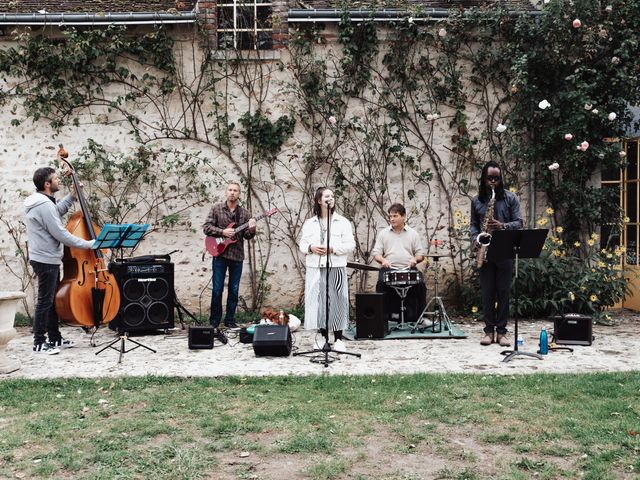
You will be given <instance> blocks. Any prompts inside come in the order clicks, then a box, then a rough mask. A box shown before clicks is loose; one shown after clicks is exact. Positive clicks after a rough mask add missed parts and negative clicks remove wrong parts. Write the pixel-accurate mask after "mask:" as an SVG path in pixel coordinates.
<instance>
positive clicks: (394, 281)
mask: <svg viewBox="0 0 640 480" xmlns="http://www.w3.org/2000/svg"><path fill="white" fill-rule="evenodd" d="M423 282H424V278H423V276H422V272H420V271H419V270H409V269H401V270H390V271H388V272H384V276H383V283H384V284H385V286H387V287H391V288H393V289H394V290H395V291H396V293H397V294H398V296H399V297H400V323H399V324H398V325H397V326H396V329H397V330H400V329H403V328H404V327H405V321H404V313H405V311H406V309H407V307H406V306H405V304H404V301H405V299H406V298H407V293H408V292H409V290H410V289H411V287H413V286H414V285H418V284H419V283H423Z"/></svg>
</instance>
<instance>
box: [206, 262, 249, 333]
mask: <svg viewBox="0 0 640 480" xmlns="http://www.w3.org/2000/svg"><path fill="white" fill-rule="evenodd" d="M211 267H212V271H213V278H212V283H213V286H212V291H211V314H210V316H209V322H210V323H211V326H213V327H218V325H220V320H221V319H222V291H223V290H224V278H225V276H226V275H227V270H229V283H228V289H227V311H226V314H225V317H224V323H225V324H229V323H231V322H233V317H234V316H235V314H236V308H237V307H238V291H239V290H240V278H241V277H242V261H237V260H228V259H226V258H223V257H213V262H212V264H211Z"/></svg>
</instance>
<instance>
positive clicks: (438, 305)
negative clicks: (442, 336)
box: [411, 255, 453, 336]
mask: <svg viewBox="0 0 640 480" xmlns="http://www.w3.org/2000/svg"><path fill="white" fill-rule="evenodd" d="M432 258H433V260H434V267H435V270H436V275H435V278H434V292H433V297H432V298H431V300H429V302H428V303H427V306H426V307H425V309H424V311H423V312H422V314H420V317H419V318H418V321H417V322H416V324H415V326H414V327H413V329H412V330H411V333H416V330H420V333H424V331H425V328H426V327H425V320H426V319H427V318H428V317H431V332H432V333H441V332H442V328H443V324H444V329H445V331H448V332H449V335H450V336H451V335H453V328H452V324H451V320H450V319H449V315H448V314H447V310H446V309H445V308H444V302H443V301H442V297H441V296H440V295H439V294H438V293H439V292H438V277H439V275H438V273H439V268H438V266H437V265H438V260H439V259H440V257H439V256H437V255H435V256H433V257H432ZM432 304H433V311H430V310H429V308H430V307H431V305H432ZM436 324H437V325H438V330H436Z"/></svg>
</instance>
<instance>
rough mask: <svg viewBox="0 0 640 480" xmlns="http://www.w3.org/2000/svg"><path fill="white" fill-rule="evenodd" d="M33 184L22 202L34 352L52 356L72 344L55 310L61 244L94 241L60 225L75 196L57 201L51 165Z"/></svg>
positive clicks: (86, 245) (87, 246)
mask: <svg viewBox="0 0 640 480" xmlns="http://www.w3.org/2000/svg"><path fill="white" fill-rule="evenodd" d="M33 183H34V184H35V186H36V192H35V193H33V194H32V195H30V196H29V197H28V198H27V199H26V200H25V202H24V209H25V214H26V215H25V224H26V227H27V241H28V247H29V263H30V264H31V267H32V268H33V271H34V273H35V274H36V276H37V277H38V298H37V300H36V309H35V314H34V319H33V351H34V352H35V353H45V354H48V355H54V354H57V353H60V350H59V349H60V348H70V347H73V346H74V343H73V342H72V341H71V340H66V339H64V338H62V335H61V334H60V328H59V326H58V315H57V314H56V310H55V295H56V290H57V289H58V283H59V281H60V264H61V263H62V256H63V253H64V249H63V245H66V246H68V247H75V248H82V249H90V248H91V247H92V246H93V242H94V241H93V240H84V239H82V238H79V237H76V236H74V235H72V234H71V233H69V232H68V231H67V230H66V228H65V227H64V226H63V225H62V216H63V215H64V214H65V213H67V211H68V210H69V208H70V207H71V205H73V202H74V201H75V200H76V198H75V195H74V194H73V193H70V194H68V195H67V196H66V197H65V198H64V199H63V200H61V201H60V202H58V201H56V199H55V197H54V194H55V193H56V192H57V191H59V190H60V183H59V180H58V174H57V173H56V171H55V170H54V169H53V168H51V167H42V168H38V169H37V170H36V171H35V173H34V174H33ZM47 335H48V337H49V341H48V342H47V341H46V338H47Z"/></svg>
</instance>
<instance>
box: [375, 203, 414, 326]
mask: <svg viewBox="0 0 640 480" xmlns="http://www.w3.org/2000/svg"><path fill="white" fill-rule="evenodd" d="M387 213H388V218H389V226H388V227H386V228H384V229H382V230H381V231H380V232H378V235H377V236H376V243H375V246H374V247H373V250H372V252H371V254H372V256H373V258H374V260H375V261H376V262H378V263H379V264H380V265H381V267H382V269H381V270H380V274H379V277H378V284H377V285H376V291H378V292H384V291H386V290H387V288H388V287H387V286H386V285H385V283H384V278H385V273H388V272H389V270H401V269H415V268H416V266H417V265H418V264H419V263H420V262H422V261H423V260H424V256H425V254H426V249H425V248H424V245H423V244H422V239H421V237H420V235H419V234H418V232H417V231H416V230H414V229H413V228H411V227H410V226H409V225H407V218H406V214H407V212H406V209H405V208H404V205H402V204H400V203H394V204H393V205H391V206H390V207H389V209H388V210H387ZM418 285H420V283H419V284H418ZM422 288H423V289H424V282H422ZM389 290H393V289H389ZM416 290H418V289H417V288H416V287H415V286H414V287H412V288H411V289H410V290H409V291H408V293H407V298H408V297H410V296H415V295H416V293H417V292H416ZM388 297H390V298H397V297H398V295H396V293H395V291H394V292H393V293H391V292H390V295H388ZM418 297H419V298H422V297H424V298H426V289H424V295H422V293H419V294H418ZM405 306H407V305H405ZM419 313H421V312H419ZM406 321H412V320H409V319H407V315H405V322H406Z"/></svg>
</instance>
